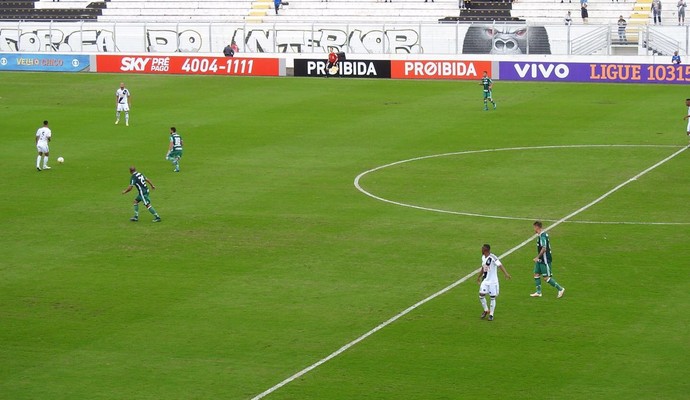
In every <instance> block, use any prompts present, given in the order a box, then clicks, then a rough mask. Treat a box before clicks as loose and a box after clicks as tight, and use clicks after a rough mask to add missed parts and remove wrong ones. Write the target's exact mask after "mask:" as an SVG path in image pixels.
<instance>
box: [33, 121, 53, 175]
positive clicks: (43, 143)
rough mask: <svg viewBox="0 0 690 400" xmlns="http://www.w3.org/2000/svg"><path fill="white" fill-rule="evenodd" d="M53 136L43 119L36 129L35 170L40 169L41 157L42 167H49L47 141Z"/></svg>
mask: <svg viewBox="0 0 690 400" xmlns="http://www.w3.org/2000/svg"><path fill="white" fill-rule="evenodd" d="M52 136H53V133H52V132H51V131H50V128H48V121H43V126H42V127H40V128H38V130H37V131H36V150H38V157H36V170H37V171H39V172H40V171H41V157H43V169H50V167H49V166H48V154H49V153H50V149H49V148H48V142H50V138H51V137H52Z"/></svg>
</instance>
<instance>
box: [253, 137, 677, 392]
mask: <svg viewBox="0 0 690 400" xmlns="http://www.w3.org/2000/svg"><path fill="white" fill-rule="evenodd" d="M687 149H688V147H683V148H681V149H680V150H678V151H676V152H675V153H673V154H671V155H670V156H668V157H666V158H664V159H663V160H661V161H659V162H657V163H656V164H654V165H652V166H651V167H649V168H647V169H645V170H644V171H642V172H640V173H638V174H637V175H635V176H633V177H632V178H630V179H628V180H627V181H625V182H623V183H621V184H619V185H617V186H616V187H614V188H613V189H611V190H609V191H608V192H606V193H604V194H602V195H601V196H599V197H597V198H596V199H594V200H593V201H591V202H590V203H588V204H586V205H585V206H583V207H580V208H578V209H577V210H575V211H573V212H571V213H570V214H568V215H566V216H565V217H563V218H561V219H559V220H558V221H556V222H554V223H553V224H551V225H550V226H549V227H547V228H544V231H548V230H551V229H553V228H555V227H556V226H558V225H560V224H562V223H564V222H566V221H567V220H569V219H570V218H573V217H574V216H576V215H578V214H580V213H582V212H583V211H585V210H587V209H589V208H591V207H592V206H594V205H596V204H598V203H600V202H601V201H602V200H604V199H606V198H607V197H609V196H610V195H612V194H613V193H615V192H617V191H618V190H620V189H621V188H623V187H624V186H626V185H628V184H629V183H630V182H634V181H636V180H637V179H639V178H640V177H641V176H643V175H645V174H647V173H648V172H650V171H652V170H654V169H655V168H657V167H659V166H660V165H662V164H664V163H666V162H667V161H669V160H671V159H673V158H674V157H676V156H677V155H678V154H680V153H682V152H684V151H685V150H687ZM534 238H535V235H532V236H530V237H529V238H528V239H526V240H525V241H523V242H522V243H520V244H518V245H517V246H515V247H513V248H512V249H510V250H508V251H506V252H505V253H503V254H501V255H500V256H499V258H503V257H507V256H508V255H510V254H512V253H514V252H515V251H517V250H519V249H521V248H523V247H525V246H526V245H527V244H528V243H530V242H531V241H532V240H534ZM478 271H479V268H477V269H476V270H474V271H472V272H471V273H469V274H467V275H465V276H463V277H462V278H460V279H458V280H457V281H455V282H453V283H452V284H450V285H448V286H446V287H445V288H443V289H441V290H439V291H438V292H436V293H434V294H432V295H430V296H428V297H426V298H424V299H423V300H420V301H418V302H416V303H414V304H413V305H411V306H409V307H407V308H406V309H404V310H402V311H400V312H399V313H397V314H395V315H394V316H392V317H390V318H389V319H387V320H386V321H384V322H382V323H380V324H379V325H377V326H376V327H375V328H373V329H371V330H370V331H368V332H367V333H365V334H363V335H361V336H360V337H358V338H357V339H355V340H353V341H351V342H349V343H347V344H346V345H344V346H342V347H341V348H339V349H338V350H336V351H334V352H333V353H331V354H330V355H328V356H327V357H324V358H322V359H321V360H319V361H317V362H315V363H314V364H312V365H310V366H308V367H306V368H304V369H302V370H301V371H299V372H297V373H295V374H293V375H292V376H290V377H288V378H285V379H284V380H283V381H281V382H280V383H277V384H276V385H274V386H272V387H270V388H268V389H266V390H264V391H263V392H261V393H259V394H257V395H256V396H254V397H252V400H260V399H263V398H264V397H266V396H268V395H269V394H271V393H273V392H275V391H276V390H278V389H280V388H282V387H283V386H285V385H287V384H289V383H291V382H293V381H295V380H296V379H299V378H301V377H302V376H304V375H306V374H307V373H309V372H311V371H313V370H314V369H316V368H318V367H320V366H321V365H323V364H325V363H327V362H328V361H330V360H332V359H334V358H336V357H338V356H339V355H341V354H343V353H344V352H346V351H347V350H348V349H350V348H352V347H354V346H355V345H357V344H358V343H360V342H362V341H364V340H365V339H367V338H368V337H369V336H371V335H373V334H375V333H376V332H378V331H380V330H381V329H383V328H385V327H386V326H388V325H390V324H392V323H393V322H395V321H397V320H399V319H400V318H402V317H404V316H405V315H407V314H409V313H410V312H412V311H414V310H415V309H417V308H419V307H420V306H422V305H424V304H425V303H428V302H429V301H431V300H433V299H435V298H437V297H439V296H441V295H443V294H445V293H447V292H449V291H451V290H453V289H454V288H455V287H457V286H458V285H460V284H461V283H463V282H465V281H467V280H468V279H469V278H471V277H472V276H474V275H475V274H477V272H478Z"/></svg>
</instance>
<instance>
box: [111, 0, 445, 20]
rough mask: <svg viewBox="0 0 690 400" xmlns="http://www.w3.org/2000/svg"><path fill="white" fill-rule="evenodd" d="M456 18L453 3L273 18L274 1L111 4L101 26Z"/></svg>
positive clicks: (349, 1) (398, 1) (365, 1)
mask: <svg viewBox="0 0 690 400" xmlns="http://www.w3.org/2000/svg"><path fill="white" fill-rule="evenodd" d="M449 15H458V1H457V0H434V2H432V1H429V2H428V3H425V2H424V1H423V0H395V2H393V3H391V2H384V1H376V0H343V1H341V0H336V1H333V0H331V1H321V0H296V1H288V0H285V4H283V6H282V7H281V8H280V10H279V12H278V14H277V15H276V13H275V10H274V5H273V1H266V0H258V1H252V0H249V1H247V0H238V1H221V0H205V1H203V0H202V1H183V0H147V1H145V0H111V1H110V2H109V3H108V6H107V9H105V10H103V15H102V16H101V17H99V18H98V20H99V21H129V22H134V21H147V22H176V21H177V22H189V21H196V22H233V23H237V22H250V23H251V22H256V23H259V22H265V23H273V22H276V23H283V22H300V23H378V24H380V23H424V22H437V21H438V20H439V19H441V18H443V17H446V16H449Z"/></svg>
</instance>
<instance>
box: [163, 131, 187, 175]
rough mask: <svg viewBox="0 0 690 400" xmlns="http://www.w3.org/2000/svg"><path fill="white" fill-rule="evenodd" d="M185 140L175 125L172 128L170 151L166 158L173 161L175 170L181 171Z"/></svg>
mask: <svg viewBox="0 0 690 400" xmlns="http://www.w3.org/2000/svg"><path fill="white" fill-rule="evenodd" d="M183 144H184V141H183V140H182V136H180V134H179V133H177V129H176V128H175V127H174V126H173V127H171V128H170V145H168V153H167V154H166V155H165V159H166V160H168V161H171V162H172V163H173V166H174V167H175V169H174V170H173V171H174V172H180V158H182V146H183Z"/></svg>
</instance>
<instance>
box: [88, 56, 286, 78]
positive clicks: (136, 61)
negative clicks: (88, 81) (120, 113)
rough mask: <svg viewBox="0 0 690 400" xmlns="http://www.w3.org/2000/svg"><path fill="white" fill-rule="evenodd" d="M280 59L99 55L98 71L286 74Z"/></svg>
mask: <svg viewBox="0 0 690 400" xmlns="http://www.w3.org/2000/svg"><path fill="white" fill-rule="evenodd" d="M283 65H285V64H284V62H283ZM280 67H281V60H280V59H278V58H245V57H199V56H149V55H142V56H129V55H97V56H96V72H120V73H140V74H142V73H143V74H186V75H236V76H280V75H285V72H284V70H285V68H282V70H283V73H282V74H281V68H280Z"/></svg>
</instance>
